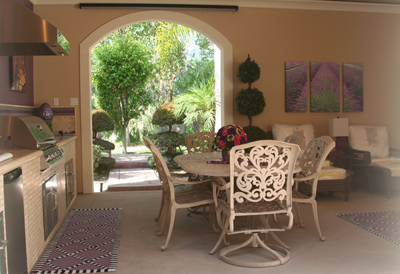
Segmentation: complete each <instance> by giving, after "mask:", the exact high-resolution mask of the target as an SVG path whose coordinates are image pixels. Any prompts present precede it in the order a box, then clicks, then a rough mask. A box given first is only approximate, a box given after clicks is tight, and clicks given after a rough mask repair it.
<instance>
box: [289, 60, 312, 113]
mask: <svg viewBox="0 0 400 274" xmlns="http://www.w3.org/2000/svg"><path fill="white" fill-rule="evenodd" d="M285 66H286V79H285V81H286V83H285V92H286V96H285V101H286V104H285V106H286V112H305V111H307V63H306V62H286V63H285Z"/></svg>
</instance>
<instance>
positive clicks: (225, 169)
mask: <svg viewBox="0 0 400 274" xmlns="http://www.w3.org/2000/svg"><path fill="white" fill-rule="evenodd" d="M221 160H222V153H221V152H204V153H191V154H182V155H179V156H176V157H175V158H174V161H175V162H176V163H177V164H178V165H179V166H180V167H181V168H182V169H183V170H185V171H186V172H188V173H192V174H199V175H204V176H215V177H229V176H230V164H229V163H224V164H223V163H207V162H208V161H215V162H218V161H221ZM300 171H301V168H300V167H299V166H297V165H296V166H295V168H294V171H293V173H297V172H300Z"/></svg>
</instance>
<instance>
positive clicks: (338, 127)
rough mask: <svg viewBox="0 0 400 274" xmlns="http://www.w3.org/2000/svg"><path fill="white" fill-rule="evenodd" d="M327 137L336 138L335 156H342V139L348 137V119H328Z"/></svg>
mask: <svg viewBox="0 0 400 274" xmlns="http://www.w3.org/2000/svg"><path fill="white" fill-rule="evenodd" d="M329 135H330V136H332V137H336V154H337V155H344V151H342V150H341V148H342V147H343V138H344V137H347V136H349V119H348V118H339V117H338V118H335V119H329Z"/></svg>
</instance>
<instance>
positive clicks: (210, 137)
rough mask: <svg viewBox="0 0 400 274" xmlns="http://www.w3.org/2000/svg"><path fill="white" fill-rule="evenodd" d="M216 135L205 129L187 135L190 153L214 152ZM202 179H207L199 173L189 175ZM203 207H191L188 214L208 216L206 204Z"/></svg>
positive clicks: (191, 178) (192, 178)
mask: <svg viewBox="0 0 400 274" xmlns="http://www.w3.org/2000/svg"><path fill="white" fill-rule="evenodd" d="M216 135H217V134H216V133H215V132H212V131H203V132H197V133H193V134H189V135H186V137H185V141H186V147H187V151H188V154H191V153H204V152H213V151H214V147H215V146H214V142H215V136H216ZM200 179H205V178H203V177H201V176H200V175H198V174H190V176H189V180H190V181H193V180H200ZM207 179H209V178H207ZM202 208H203V210H202V211H199V209H200V207H196V208H189V209H188V213H187V215H188V216H190V214H192V213H195V214H204V216H206V215H207V211H206V210H205V206H202Z"/></svg>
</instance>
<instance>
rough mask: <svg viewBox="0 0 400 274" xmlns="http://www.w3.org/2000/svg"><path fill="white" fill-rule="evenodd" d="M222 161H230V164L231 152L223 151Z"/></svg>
mask: <svg viewBox="0 0 400 274" xmlns="http://www.w3.org/2000/svg"><path fill="white" fill-rule="evenodd" d="M222 161H228V162H229V151H227V150H222Z"/></svg>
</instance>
